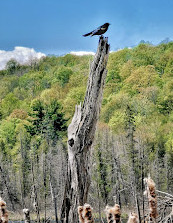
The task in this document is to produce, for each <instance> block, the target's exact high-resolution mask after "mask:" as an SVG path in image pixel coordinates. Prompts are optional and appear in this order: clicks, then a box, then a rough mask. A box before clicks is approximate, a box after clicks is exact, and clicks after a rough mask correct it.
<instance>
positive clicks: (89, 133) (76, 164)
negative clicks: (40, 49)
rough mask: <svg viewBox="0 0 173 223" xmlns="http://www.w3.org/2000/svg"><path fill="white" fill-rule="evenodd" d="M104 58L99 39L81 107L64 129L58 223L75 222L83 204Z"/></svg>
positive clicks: (103, 41)
mask: <svg viewBox="0 0 173 223" xmlns="http://www.w3.org/2000/svg"><path fill="white" fill-rule="evenodd" d="M108 55H109V45H108V39H107V38H104V37H102V36H101V37H100V39H99V44H98V49H97V52H96V55H95V57H94V60H93V62H92V63H91V68H90V74H89V78H88V84H87V90H86V94H85V99H84V102H83V105H81V104H80V105H76V108H75V114H74V116H73V119H72V122H71V124H70V125H69V127H68V170H67V172H68V173H67V182H66V188H65V194H64V201H63V204H62V209H61V222H66V223H67V222H68V223H74V222H75V223H77V222H78V214H77V207H78V206H79V205H80V206H83V205H84V204H85V203H86V202H87V196H88V189H89V186H90V154H91V146H92V143H93V140H94V135H95V130H96V124H97V121H98V118H99V114H100V108H101V102H102V95H103V88H104V83H105V79H106V74H107V70H106V65H107V61H108Z"/></svg>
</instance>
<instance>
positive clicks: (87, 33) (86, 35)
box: [83, 31, 94, 36]
mask: <svg viewBox="0 0 173 223" xmlns="http://www.w3.org/2000/svg"><path fill="white" fill-rule="evenodd" d="M93 32H94V31H92V32H90V33H87V34H84V35H83V36H89V35H91V34H92V33H93Z"/></svg>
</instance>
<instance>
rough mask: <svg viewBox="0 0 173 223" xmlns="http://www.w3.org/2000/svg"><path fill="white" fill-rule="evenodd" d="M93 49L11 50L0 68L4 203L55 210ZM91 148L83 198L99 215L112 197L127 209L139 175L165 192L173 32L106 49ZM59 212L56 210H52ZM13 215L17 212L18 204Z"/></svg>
mask: <svg viewBox="0 0 173 223" xmlns="http://www.w3.org/2000/svg"><path fill="white" fill-rule="evenodd" d="M92 60H93V56H75V55H71V54H67V55H65V56H59V57H56V56H46V57H44V58H42V59H41V60H40V61H36V60H33V61H31V63H30V65H20V64H18V63H17V62H16V61H15V60H10V61H9V62H8V63H7V65H6V69H5V70H1V71H0V79H1V81H0V194H1V197H3V198H4V200H5V201H6V203H7V204H8V209H9V210H10V211H11V213H20V211H21V210H22V209H23V208H25V207H27V208H29V209H30V210H31V211H32V212H33V213H34V212H35V213H36V215H35V218H36V217H37V219H46V218H48V217H49V216H51V217H52V216H55V218H59V216H60V211H61V206H62V200H63V193H64V185H65V178H66V169H67V127H68V125H69V124H70V122H71V119H72V117H73V115H74V111H75V105H76V104H80V102H83V100H84V96H85V91H86V86H87V80H88V75H89V69H90V64H91V62H92ZM107 70H108V73H107V78H106V83H105V89H104V95H103V101H102V107H101V113H100V119H99V123H98V126H97V130H96V135H95V141H94V145H93V152H92V163H91V165H92V168H91V169H92V180H91V186H90V191H89V197H88V203H90V204H91V206H93V207H94V213H95V215H96V216H100V215H101V214H100V213H101V212H103V210H104V208H105V206H106V205H107V204H109V205H112V204H113V203H114V201H115V200H116V201H117V202H118V203H119V204H120V206H121V207H122V208H123V211H122V216H123V217H124V218H126V216H127V214H128V211H129V210H134V207H135V201H134V190H133V189H134V184H135V194H136V196H137V197H138V199H139V203H140V206H142V205H144V203H145V202H144V197H143V191H144V183H143V179H144V178H145V177H147V176H148V174H150V176H151V177H152V179H153V180H154V182H155V183H156V187H157V189H158V190H160V191H164V192H167V193H169V194H173V42H169V43H167V44H160V45H158V46H153V45H150V44H142V43H141V44H139V45H138V46H136V47H134V48H132V49H128V48H124V49H122V50H119V51H116V52H111V53H110V54H109V60H108V64H107ZM55 212H57V216H56V214H55ZM19 219H20V214H19Z"/></svg>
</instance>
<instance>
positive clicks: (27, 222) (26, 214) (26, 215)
mask: <svg viewBox="0 0 173 223" xmlns="http://www.w3.org/2000/svg"><path fill="white" fill-rule="evenodd" d="M23 213H24V219H25V223H30V211H29V209H27V208H25V209H23Z"/></svg>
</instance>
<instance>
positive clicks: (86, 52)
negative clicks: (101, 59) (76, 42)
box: [70, 51, 95, 56]
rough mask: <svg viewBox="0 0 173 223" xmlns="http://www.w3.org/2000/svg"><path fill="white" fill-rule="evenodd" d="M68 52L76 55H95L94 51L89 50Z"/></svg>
mask: <svg viewBox="0 0 173 223" xmlns="http://www.w3.org/2000/svg"><path fill="white" fill-rule="evenodd" d="M70 54H73V55H76V56H85V55H95V53H94V52H89V51H71V52H70Z"/></svg>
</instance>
